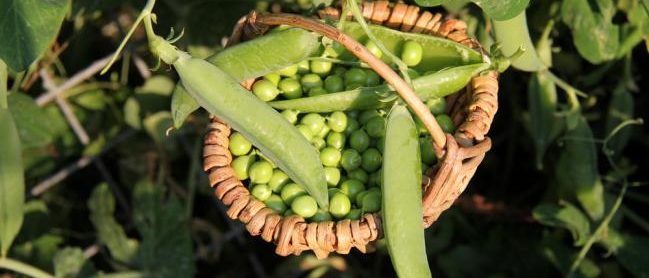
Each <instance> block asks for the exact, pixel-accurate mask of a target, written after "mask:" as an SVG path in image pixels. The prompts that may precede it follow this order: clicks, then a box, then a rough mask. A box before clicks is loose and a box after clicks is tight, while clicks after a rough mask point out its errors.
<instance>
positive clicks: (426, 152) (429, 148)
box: [419, 136, 437, 165]
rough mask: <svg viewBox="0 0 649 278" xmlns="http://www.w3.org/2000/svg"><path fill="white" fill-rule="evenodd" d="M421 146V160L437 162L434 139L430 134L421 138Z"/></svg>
mask: <svg viewBox="0 0 649 278" xmlns="http://www.w3.org/2000/svg"><path fill="white" fill-rule="evenodd" d="M419 147H420V151H421V161H423V162H424V163H426V164H430V165H433V164H435V163H436V162H437V156H436V155H435V149H434V148H433V140H432V139H431V138H430V136H428V137H423V138H420V139H419Z"/></svg>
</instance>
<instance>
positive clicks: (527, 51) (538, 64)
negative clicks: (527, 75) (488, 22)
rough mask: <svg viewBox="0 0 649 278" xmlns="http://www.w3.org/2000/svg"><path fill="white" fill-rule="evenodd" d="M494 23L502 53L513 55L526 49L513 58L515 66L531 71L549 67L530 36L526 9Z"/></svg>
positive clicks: (512, 61)
mask: <svg viewBox="0 0 649 278" xmlns="http://www.w3.org/2000/svg"><path fill="white" fill-rule="evenodd" d="M493 23H494V25H493V26H494V31H495V33H496V41H497V42H498V43H500V45H501V46H502V53H503V54H504V55H505V56H512V55H514V54H515V53H516V52H517V51H519V50H520V49H523V50H524V52H523V53H522V54H521V55H519V56H517V57H515V58H512V60H511V65H512V66H513V67H514V68H516V69H518V70H522V71H530V72H531V71H540V70H543V69H546V68H547V67H546V65H545V64H544V63H543V61H541V59H540V58H539V55H538V53H536V49H535V48H534V44H533V43H532V39H531V38H530V34H529V31H528V29H527V18H526V16H525V10H523V11H522V12H521V13H520V14H519V15H517V16H515V17H514V18H512V19H508V20H504V21H498V20H494V21H493Z"/></svg>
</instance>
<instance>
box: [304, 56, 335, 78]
mask: <svg viewBox="0 0 649 278" xmlns="http://www.w3.org/2000/svg"><path fill="white" fill-rule="evenodd" d="M332 65H333V64H332V63H331V62H328V61H315V60H314V61H311V65H310V66H311V72H313V73H315V74H317V75H320V76H326V75H327V74H329V72H330V71H331V67H332Z"/></svg>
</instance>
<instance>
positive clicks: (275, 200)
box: [264, 194, 286, 213]
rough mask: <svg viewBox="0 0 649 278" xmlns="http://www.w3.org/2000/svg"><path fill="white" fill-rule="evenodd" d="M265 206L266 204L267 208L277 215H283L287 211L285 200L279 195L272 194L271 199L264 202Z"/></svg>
mask: <svg viewBox="0 0 649 278" xmlns="http://www.w3.org/2000/svg"><path fill="white" fill-rule="evenodd" d="M264 204H266V206H268V207H269V208H271V209H273V210H274V211H276V212H277V213H283V212H284V211H286V204H284V200H282V197H280V196H279V195H277V194H271V195H270V197H268V198H267V199H266V200H265V201H264Z"/></svg>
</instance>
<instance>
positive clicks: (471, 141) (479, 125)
mask: <svg viewBox="0 0 649 278" xmlns="http://www.w3.org/2000/svg"><path fill="white" fill-rule="evenodd" d="M319 15H320V16H321V17H333V18H338V17H339V16H340V10H339V9H336V8H331V7H330V8H326V9H323V10H321V11H320V13H319ZM363 15H364V16H365V17H366V18H367V19H368V20H369V21H371V22H372V23H374V24H383V25H385V26H388V27H391V28H394V29H399V30H402V31H408V32H416V33H424V34H431V35H435V36H439V37H444V38H447V39H450V40H453V41H456V42H458V43H461V44H464V45H466V46H469V47H471V48H475V49H478V50H480V51H482V49H481V48H480V45H479V44H478V43H477V42H476V41H475V40H473V39H472V38H469V37H468V36H467V34H466V24H465V23H464V22H462V21H458V20H453V19H449V20H442V16H441V15H440V14H435V15H433V14H431V13H430V12H427V11H424V12H423V13H420V12H419V7H416V6H409V5H405V4H402V3H398V4H395V5H393V6H391V4H389V3H388V2H387V1H377V2H367V3H364V4H363ZM238 29H239V30H243V29H246V28H238ZM236 31H237V28H235V35H233V38H236V39H237V40H238V39H239V38H240V37H241V35H240V34H236V33H238V32H236ZM497 77H498V75H497V73H496V72H489V73H488V74H484V75H481V76H477V77H474V78H473V79H472V81H471V83H470V85H469V86H467V87H466V88H465V89H463V90H461V91H460V92H458V93H456V94H453V95H451V96H449V97H447V102H448V107H447V112H448V113H449V115H451V117H452V119H453V121H454V124H455V126H457V127H458V128H457V131H456V133H455V135H454V136H453V135H450V134H446V144H445V147H444V148H442V149H436V153H437V155H438V156H439V157H440V161H439V163H438V164H437V165H436V166H435V167H433V168H431V169H428V170H427V171H426V173H425V175H424V176H423V179H422V189H423V192H424V193H423V200H422V202H423V206H424V219H423V226H424V227H428V226H430V225H431V224H432V223H433V222H435V220H437V218H438V217H439V215H440V214H441V213H442V212H443V211H444V210H446V209H448V208H449V207H450V206H451V205H452V204H453V202H454V201H455V200H456V199H457V197H458V196H459V195H460V194H461V193H462V192H463V191H464V189H465V188H466V186H467V184H468V182H469V181H470V180H471V178H472V177H473V174H474V173H475V171H476V169H477V167H478V165H479V164H480V163H481V162H482V159H483V158H484V156H485V153H486V152H487V151H488V150H489V149H490V148H491V140H490V139H489V138H488V137H486V136H485V135H486V134H487V132H488V131H489V127H490V126H491V123H492V121H493V118H494V115H495V113H496V111H497V109H498V100H497V92H498V80H497ZM248 84H249V82H248ZM230 134H231V130H230V127H229V126H227V125H226V124H224V123H223V122H220V121H219V120H218V118H217V117H214V118H213V121H212V123H211V124H210V126H209V132H208V133H207V135H206V136H205V140H204V149H203V159H204V163H203V168H204V170H205V172H207V173H208V176H209V181H210V185H211V186H212V187H213V188H215V196H216V197H217V198H219V199H220V200H221V201H222V202H223V203H224V204H225V205H226V206H228V207H229V208H228V211H227V214H228V216H229V217H230V218H232V219H239V220H240V221H241V222H242V223H244V224H245V225H246V229H247V230H248V232H249V233H250V234H251V235H253V236H258V235H260V236H261V238H262V239H264V240H265V241H267V242H273V243H275V244H276V245H277V248H276V250H275V252H276V253H277V254H279V255H281V256H287V255H290V254H295V255H298V254H300V253H301V252H303V251H306V250H313V251H314V253H315V255H316V256H317V257H318V258H325V257H327V256H328V254H329V253H331V252H337V253H340V254H347V253H349V251H350V250H351V248H352V247H356V248H357V249H358V250H360V251H361V252H367V251H369V250H371V249H372V248H373V245H372V244H371V243H372V242H373V241H375V240H376V239H378V238H381V237H382V229H381V218H380V215H379V214H376V213H373V214H365V215H363V217H362V218H361V219H360V220H349V219H344V220H340V221H336V222H334V221H327V222H320V223H307V222H306V221H305V220H304V219H303V218H302V217H300V216H296V215H291V216H281V215H279V214H278V213H277V212H275V211H274V210H272V209H270V208H268V207H266V205H265V204H264V203H263V202H261V201H258V200H256V199H255V198H254V197H252V196H251V195H250V192H249V191H248V189H247V188H246V187H245V186H244V184H243V183H242V182H241V181H240V180H239V179H238V178H237V177H236V176H235V174H234V170H233V169H232V167H231V165H230V164H231V162H232V154H231V153H230V151H229V149H228V146H229V136H230Z"/></svg>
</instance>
